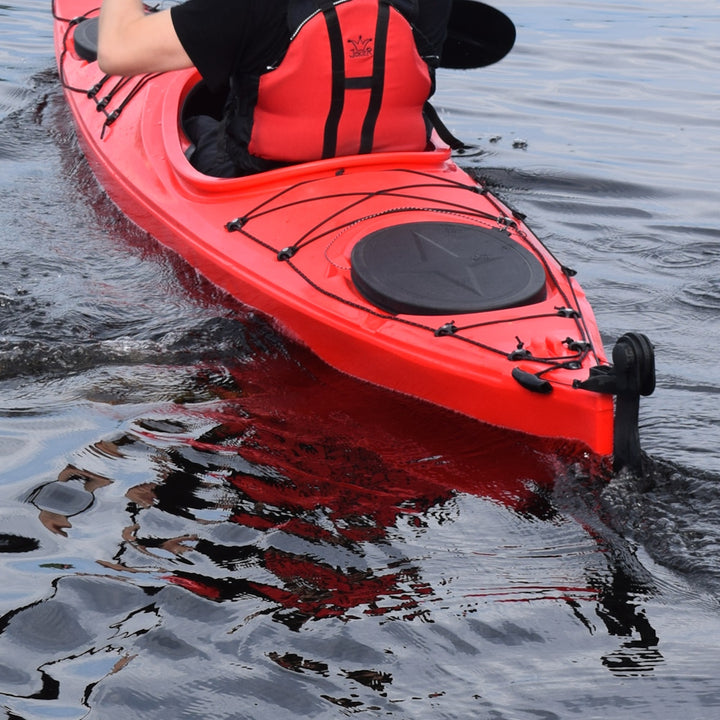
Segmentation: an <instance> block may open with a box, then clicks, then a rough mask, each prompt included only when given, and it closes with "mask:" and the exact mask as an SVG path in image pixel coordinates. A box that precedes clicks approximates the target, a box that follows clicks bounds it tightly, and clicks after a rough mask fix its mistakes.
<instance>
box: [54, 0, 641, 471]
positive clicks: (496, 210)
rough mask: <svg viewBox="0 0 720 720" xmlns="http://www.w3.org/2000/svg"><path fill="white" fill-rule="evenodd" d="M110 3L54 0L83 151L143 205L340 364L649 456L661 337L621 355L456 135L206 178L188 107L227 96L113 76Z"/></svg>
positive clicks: (622, 348)
mask: <svg viewBox="0 0 720 720" xmlns="http://www.w3.org/2000/svg"><path fill="white" fill-rule="evenodd" d="M97 13H98V8H97V7H96V5H95V4H94V3H93V2H91V1H90V0H56V2H55V14H56V23H55V44H56V52H57V58H58V67H59V71H60V78H61V82H62V84H63V87H64V90H65V95H66V98H67V102H68V104H69V106H70V108H71V110H72V114H73V116H74V120H75V123H76V127H77V135H78V139H79V141H80V143H81V146H82V148H83V150H84V152H85V155H86V157H87V160H88V162H89V163H90V165H91V167H92V169H93V171H94V172H95V174H96V176H97V177H98V179H99V181H100V182H101V184H102V185H103V186H104V187H105V189H106V190H107V193H108V194H109V196H110V197H111V198H112V200H113V201H114V202H115V203H116V204H117V205H118V207H120V208H121V210H122V211H123V212H124V213H125V214H126V215H127V216H128V217H129V218H130V219H132V220H133V221H134V222H135V223H137V224H138V225H139V226H140V227H142V228H143V229H145V230H146V231H148V232H149V233H150V234H152V235H153V236H154V237H155V238H157V240H159V241H160V242H161V243H162V244H164V245H166V246H168V247H171V248H172V249H173V250H175V251H176V252H177V253H179V254H180V255H181V256H182V257H184V258H185V259H186V260H187V262H189V263H190V264H191V265H193V266H194V267H195V268H197V270H198V271H199V272H200V273H202V274H203V275H204V276H206V277H207V278H208V279H210V280H211V281H212V282H214V283H216V284H217V285H218V286H220V287H221V288H223V289H224V290H226V291H227V292H228V293H230V294H232V295H233V296H235V297H236V298H238V299H239V300H240V301H242V302H243V303H246V304H247V305H249V306H252V307H253V308H256V309H258V310H260V311H262V312H263V313H266V314H267V315H268V316H270V317H272V318H274V319H275V320H276V321H277V323H278V324H279V325H280V326H281V328H282V330H283V331H284V332H286V333H288V334H290V335H292V336H293V337H296V338H297V339H299V340H300V341H301V342H302V343H304V344H305V345H307V346H308V347H309V348H310V349H311V350H313V351H314V352H315V353H316V354H317V355H319V356H320V357H321V358H323V359H324V360H325V361H327V362H328V363H329V364H330V365H332V366H334V367H335V368H338V369H339V370H341V371H344V372H347V373H349V374H351V375H353V376H356V377H358V378H361V379H364V380H367V381H370V382H372V383H375V384H377V385H380V386H383V387H386V388H390V389H393V390H396V391H398V392H401V393H406V394H409V395H412V396H416V397H418V398H423V399H425V400H428V401H430V402H432V403H436V404H438V405H442V406H444V407H447V408H450V409H452V410H456V411H458V412H460V413H463V414H465V415H469V416H471V417H474V418H477V419H479V420H481V421H483V422H486V423H490V424H493V425H497V426H500V427H505V428H510V429H514V430H519V431H522V432H525V433H529V434H532V435H536V436H544V437H558V438H567V439H571V440H575V441H579V442H580V443H582V444H584V445H586V446H587V447H588V448H589V449H590V450H591V451H592V452H594V453H596V454H598V455H602V456H609V455H611V454H613V452H615V455H616V464H620V465H630V466H632V465H637V464H638V462H639V460H638V458H639V445H638V443H637V405H638V399H639V396H640V395H646V394H649V393H650V392H652V389H653V387H654V359H653V354H652V346H651V345H650V343H649V342H648V341H647V339H646V338H645V337H644V336H643V335H639V334H634V333H631V334H628V335H625V336H623V338H621V339H620V340H619V341H618V344H617V345H616V346H615V350H614V351H613V364H610V363H609V362H608V359H607V358H606V355H605V353H604V350H603V345H602V341H601V339H600V334H599V331H598V328H597V326H596V322H595V318H594V315H593V312H592V309H591V307H590V305H589V303H588V301H587V299H586V297H585V294H584V292H583V291H582V289H581V287H580V286H579V284H578V283H577V282H576V280H575V279H574V277H573V275H574V273H573V271H572V270H570V269H568V268H567V267H565V266H563V265H562V264H561V263H560V262H559V261H558V260H557V259H556V258H555V257H554V256H553V255H552V253H551V252H550V251H549V250H548V249H547V248H546V247H545V246H544V245H543V244H542V243H541V242H540V241H539V240H538V239H537V238H536V237H535V236H534V235H533V233H532V232H531V231H530V229H529V228H528V227H527V226H526V225H525V223H524V222H523V216H522V215H520V214H519V213H517V212H515V211H514V210H512V209H511V208H509V207H508V206H506V205H505V204H503V203H502V202H501V201H500V200H498V199H497V198H496V197H495V196H493V195H492V194H491V193H490V192H488V191H487V190H486V189H485V188H484V187H483V186H482V185H481V184H478V182H477V181H476V180H474V179H473V178H472V177H470V176H469V175H468V174H467V173H466V172H464V171H463V170H462V169H460V168H459V167H458V166H457V165H456V163H455V162H454V160H453V157H452V155H451V151H450V150H449V148H447V147H445V146H444V145H443V144H442V143H441V142H440V141H439V140H438V141H437V143H436V145H435V147H434V149H431V150H428V151H424V152H398V153H377V154H371V155H358V156H350V157H340V158H334V159H329V160H321V161H317V162H311V163H305V164H301V165H295V166H291V167H286V168H282V169H278V170H272V171H269V172H266V173H263V174H260V175H254V176H250V177H243V178H236V179H229V180H228V179H219V178H213V177H208V176H205V175H202V174H200V173H199V172H198V171H196V170H195V169H194V168H193V167H192V166H191V165H190V163H189V162H188V160H187V158H186V151H187V149H188V145H189V142H188V140H187V138H186V136H185V134H184V132H183V120H184V117H185V116H186V115H187V113H190V112H194V111H196V110H197V109H198V108H200V109H202V110H203V111H204V112H209V111H210V109H211V106H212V105H213V103H214V98H212V97H211V96H210V95H209V93H208V92H207V91H206V90H205V89H204V85H203V84H202V83H201V82H200V78H199V76H198V74H197V73H196V72H195V71H194V70H188V71H177V72H170V73H164V74H159V75H150V76H142V77H135V78H118V77H108V76H104V75H103V73H102V72H101V71H100V70H99V69H98V66H97V64H96V63H95V62H94V61H93V60H92V55H91V54H88V52H87V46H88V45H92V42H93V38H94V37H95V38H96V34H94V32H95V33H96V24H95V23H94V21H93V20H92V19H91V18H94V17H96V16H97ZM93 28H94V32H93ZM76 34H77V35H78V42H77V43H76V42H75V35H76ZM76 45H77V46H76ZM81 55H82V56H83V57H85V58H90V59H83V57H81ZM616 404H617V413H616V412H615V406H616ZM616 414H617V415H618V416H619V419H620V421H621V422H619V423H615V416H616Z"/></svg>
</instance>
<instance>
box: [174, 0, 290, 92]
mask: <svg viewBox="0 0 720 720" xmlns="http://www.w3.org/2000/svg"><path fill="white" fill-rule="evenodd" d="M286 8H287V0H188V1H187V2H185V3H183V4H181V5H175V6H174V7H172V8H171V10H170V13H171V17H172V21H173V26H174V27H175V32H176V33H177V36H178V39H179V40H180V42H181V43H182V46H183V47H184V48H185V52H187V54H188V55H189V56H190V59H191V60H192V61H193V64H194V65H195V67H196V68H197V69H198V71H199V72H200V74H201V75H202V76H203V78H204V80H205V81H206V82H207V84H208V85H209V86H210V87H211V89H213V90H219V89H221V88H222V87H224V86H225V85H227V82H228V78H229V76H230V74H231V72H232V71H233V69H234V68H235V66H236V65H238V66H242V69H243V71H245V72H252V73H254V72H261V71H262V70H263V69H264V68H265V67H266V66H267V65H269V64H270V63H271V62H273V61H274V60H275V59H276V58H277V57H278V56H279V55H280V54H281V53H282V52H283V50H284V48H285V46H286V45H287V39H288V30H287V23H286V20H285V17H286Z"/></svg>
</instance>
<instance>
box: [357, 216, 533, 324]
mask: <svg viewBox="0 0 720 720" xmlns="http://www.w3.org/2000/svg"><path fill="white" fill-rule="evenodd" d="M351 266H352V270H351V274H352V279H353V282H354V283H355V286H356V287H357V289H358V290H359V292H360V293H361V294H362V295H363V297H365V298H366V299H367V300H369V301H370V302H371V303H373V305H376V306H377V307H379V308H381V309H382V310H386V311H387V312H390V313H394V314H403V315H455V314H463V313H476V312H485V311H488V310H498V309H501V308H510V307H517V306H519V305H529V304H531V303H534V302H539V301H540V300H543V299H544V297H545V271H544V269H543V267H542V265H541V263H540V261H539V260H538V259H537V258H536V257H535V255H533V254H532V253H531V252H530V251H529V250H527V249H526V248H524V247H523V246H522V245H520V244H518V243H517V242H516V241H515V240H513V238H512V237H511V236H510V235H509V234H508V233H507V232H505V231H504V230H502V229H500V228H482V227H478V226H477V225H468V224H464V223H454V222H417V223H407V224H405V225H393V226H392V227H387V228H383V229H381V230H377V231H375V232H373V233H371V234H369V235H367V236H366V237H364V238H363V239H362V240H360V241H359V242H358V243H357V245H355V247H354V248H353V250H352V254H351Z"/></svg>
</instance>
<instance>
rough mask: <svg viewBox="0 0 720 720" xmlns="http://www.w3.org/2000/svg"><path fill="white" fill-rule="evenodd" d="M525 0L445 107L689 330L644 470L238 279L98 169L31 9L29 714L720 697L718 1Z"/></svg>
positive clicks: (10, 352) (13, 259) (15, 52)
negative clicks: (345, 361) (404, 374)
mask: <svg viewBox="0 0 720 720" xmlns="http://www.w3.org/2000/svg"><path fill="white" fill-rule="evenodd" d="M497 5H498V7H500V8H501V9H503V10H504V11H505V12H507V13H508V14H509V15H510V16H511V17H512V18H513V19H514V20H515V22H516V24H517V26H518V33H519V36H518V43H517V46H516V48H515V50H514V51H513V53H512V54H511V55H510V56H509V57H508V58H507V59H506V60H505V61H503V62H502V63H501V64H499V65H497V66H495V67H493V68H489V69H486V70H483V71H474V72H468V73H463V72H446V73H444V74H443V75H442V76H441V78H440V86H441V91H440V93H439V95H438V98H437V105H438V106H439V108H440V110H441V112H442V113H443V116H444V117H445V119H446V121H447V122H448V124H449V125H450V126H451V127H452V128H453V129H454V130H455V132H456V133H458V134H460V135H461V136H462V137H463V138H464V139H465V140H466V141H468V142H472V143H475V144H476V146H477V150H476V151H475V152H471V153H469V154H468V155H467V156H466V157H465V158H463V159H462V163H463V164H464V165H465V166H467V167H469V168H472V169H473V171H474V172H476V173H477V174H479V175H482V176H483V177H486V178H488V180H489V181H490V183H491V184H492V185H493V186H494V187H495V189H496V190H497V191H498V192H499V193H500V194H501V195H502V196H503V197H504V198H505V199H506V200H508V201H509V202H510V203H511V204H512V205H514V206H517V207H518V208H520V209H521V210H523V211H524V212H525V213H527V214H528V216H529V218H530V221H531V225H532V226H533V228H534V229H535V230H536V232H537V233H538V234H539V235H540V236H541V237H543V238H544V239H546V240H547V242H548V243H549V245H550V246H551V248H552V249H553V250H554V251H555V252H556V253H557V254H558V255H559V256H560V257H562V258H563V260H564V261H565V262H566V263H568V264H570V265H571V266H573V267H575V268H577V269H578V270H579V277H580V279H581V282H582V283H583V285H584V287H585V289H586V291H587V292H588V294H589V295H590V297H591V299H592V301H593V304H594V307H595V310H596V314H597V316H598V320H599V322H600V325H601V327H602V329H603V332H604V334H605V335H604V336H605V337H606V338H607V342H608V345H610V344H611V343H612V342H613V341H614V339H615V338H616V337H617V336H619V335H620V334H622V333H623V332H624V331H626V330H640V331H643V332H645V333H646V334H648V335H649V336H650V337H651V338H652V340H653V342H654V343H655V345H656V351H657V355H658V376H659V377H658V389H657V392H656V394H655V395H654V396H653V397H651V398H649V399H648V401H647V402H645V404H644V406H643V410H642V437H643V444H644V448H645V450H646V452H647V454H648V457H649V464H650V468H651V471H650V477H649V481H648V482H647V483H645V484H644V485H643V486H641V485H639V484H638V483H637V482H636V481H635V480H634V479H632V478H629V477H626V476H617V477H612V478H608V477H606V475H605V474H604V472H603V471H602V470H601V469H600V468H596V467H594V465H593V463H589V465H587V466H582V467H579V466H577V465H571V464H568V463H567V462H566V461H564V460H563V458H564V457H565V455H564V448H563V447H560V446H558V445H556V444H553V443H540V442H530V441H528V440H527V439H525V438H522V437H518V436H515V435H513V434H512V433H505V432H499V431H496V430H492V429H489V428H486V427H483V426H481V425H479V424H477V423H472V422H469V421H465V420H462V419H458V418H456V417H454V416H451V415H449V414H447V413H445V412H443V411H441V410H438V409H436V408H430V407H427V406H425V405H422V404H420V403H415V402H413V401H411V400H406V399H402V398H398V397H395V396H393V395H391V394H389V393H386V392H383V391H380V390H377V389H374V388H371V387H368V386H366V385H363V384H361V383H359V382H355V381H352V380H349V379H347V378H343V377H341V376H339V375H338V374H337V373H335V372H333V371H332V370H330V369H328V368H326V367H324V366H323V365H322V364H321V363H319V362H318V361H317V360H316V359H314V358H313V357H311V356H309V355H308V354H307V353H306V352H305V351H304V350H302V349H301V348H299V347H297V346H296V345H294V344H293V343H292V342H291V341H290V340H288V339H287V338H286V337H284V336H283V335H282V334H280V333H278V331H277V330H276V329H274V328H273V326H272V325H271V324H270V323H269V322H268V321H267V319H264V318H261V317H258V316H256V315H254V314H253V313H252V312H250V311H248V310H247V309H245V308H243V307H241V306H239V305H237V304H236V303H234V302H232V301H231V300H229V299H228V298H227V297H225V296H223V295H222V294H220V293H218V292H216V291H215V290H214V289H213V288H212V287H210V286H208V285H207V284H206V283H204V282H203V281H202V280H201V279H200V278H198V277H197V276H196V275H195V273H194V272H193V271H192V269H190V268H188V267H187V266H186V265H184V264H182V263H181V262H179V261H177V260H176V259H174V258H173V257H172V256H171V255H170V254H168V253H166V252H165V251H163V250H162V249H160V248H158V247H157V246H156V245H155V244H154V243H153V242H152V241H151V240H149V239H148V238H147V237H146V236H145V235H144V234H143V233H141V232H139V231H138V230H137V229H135V228H133V227H132V226H130V225H129V224H128V223H127V222H126V221H125V220H124V219H123V217H122V216H121V215H120V214H119V213H118V212H117V211H116V210H115V209H114V208H113V206H112V205H111V204H110V203H109V202H108V200H107V199H106V198H105V196H104V195H103V193H102V190H101V189H100V188H99V187H98V186H97V184H96V183H95V181H94V179H93V177H92V175H91V174H90V172H89V171H88V169H87V167H86V165H85V163H84V160H83V158H82V156H81V154H80V152H79V150H78V148H77V145H76V143H75V139H74V135H73V131H72V129H71V126H70V120H69V116H68V113H67V112H66V111H65V109H64V106H63V102H62V97H61V95H60V93H59V91H58V88H57V84H56V77H55V73H54V61H53V56H52V48H51V18H50V11H49V3H46V2H44V1H43V2H40V1H39V0H26V1H25V2H20V1H19V0H11V2H10V3H9V4H7V3H6V4H5V5H3V6H0V33H1V34H2V38H3V40H2V44H1V45H0V68H1V69H2V72H1V73H0V132H1V134H2V135H1V136H2V143H0V168H1V174H0V193H1V194H0V197H1V198H2V202H0V278H2V284H1V285H0V312H1V315H0V457H1V458H2V465H1V466H0V472H1V473H2V474H1V475H0V568H1V569H0V579H1V580H2V586H1V587H0V717H3V713H4V716H5V717H6V718H8V720H10V719H12V720H17V719H18V718H22V719H23V720H31V719H32V720H35V719H39V718H42V719H45V718H73V719H75V718H77V719H80V718H93V719H97V720H113V719H114V718H123V719H126V718H135V717H143V718H152V719H163V720H166V719H170V718H173V719H174V718H294V717H312V718H337V717H345V716H350V715H354V714H360V715H361V716H363V717H381V716H383V717H384V716H391V717H396V718H433V719H435V718H481V719H485V718H488V719H493V720H500V719H507V720H530V719H534V718H562V719H564V718H572V717H582V718H585V719H587V718H628V719H630V718H656V719H666V718H667V719H668V720H669V719H671V718H672V719H675V718H677V717H682V718H685V719H687V720H709V719H710V718H715V717H717V716H718V712H719V709H720V660H718V642H719V641H718V638H720V613H719V607H718V599H719V598H720V455H719V453H718V450H717V448H718V446H719V445H720V415H719V413H718V409H717V407H718V401H720V371H718V362H717V351H716V346H717V345H718V341H719V340H720V332H719V325H718V317H719V315H718V314H719V312H720V279H719V278H720V222H719V216H720V211H719V210H718V208H719V207H720V139H719V138H720V134H719V133H718V130H720V120H719V118H720V70H719V68H720V10H719V9H718V6H717V3H716V2H714V0H713V1H710V0H688V1H687V2H685V3H670V2H668V1H667V0H659V2H658V1H655V2H652V3H651V2H649V1H643V2H641V1H640V0H625V1H624V2H615V1H605V2H583V1H581V0H574V1H573V2H570V3H562V4H560V3H558V4H556V5H553V6H550V7H548V6H547V4H545V3H540V2H538V1H537V0H527V1H525V2H515V3H497ZM58 479H60V480H62V481H64V482H61V483H56V482H53V481H55V480H58ZM608 479H609V483H608V482H607V481H608ZM33 503H34V504H33Z"/></svg>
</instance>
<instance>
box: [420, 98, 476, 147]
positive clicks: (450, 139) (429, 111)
mask: <svg viewBox="0 0 720 720" xmlns="http://www.w3.org/2000/svg"><path fill="white" fill-rule="evenodd" d="M423 114H424V115H425V117H426V118H427V120H428V122H429V123H430V124H431V125H432V126H433V127H434V128H435V130H436V131H437V134H438V136H439V137H440V139H441V140H442V141H443V142H444V143H446V144H447V145H448V146H449V147H450V148H451V149H452V150H470V149H471V148H472V145H466V144H465V143H464V142H463V141H462V140H459V139H458V138H456V137H455V136H454V135H453V134H452V133H451V132H450V130H448V128H447V126H446V125H445V123H444V122H443V121H442V120H441V119H440V116H439V115H438V113H437V110H436V109H435V108H434V107H433V106H432V105H431V104H430V101H428V102H426V103H425V107H423Z"/></svg>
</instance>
